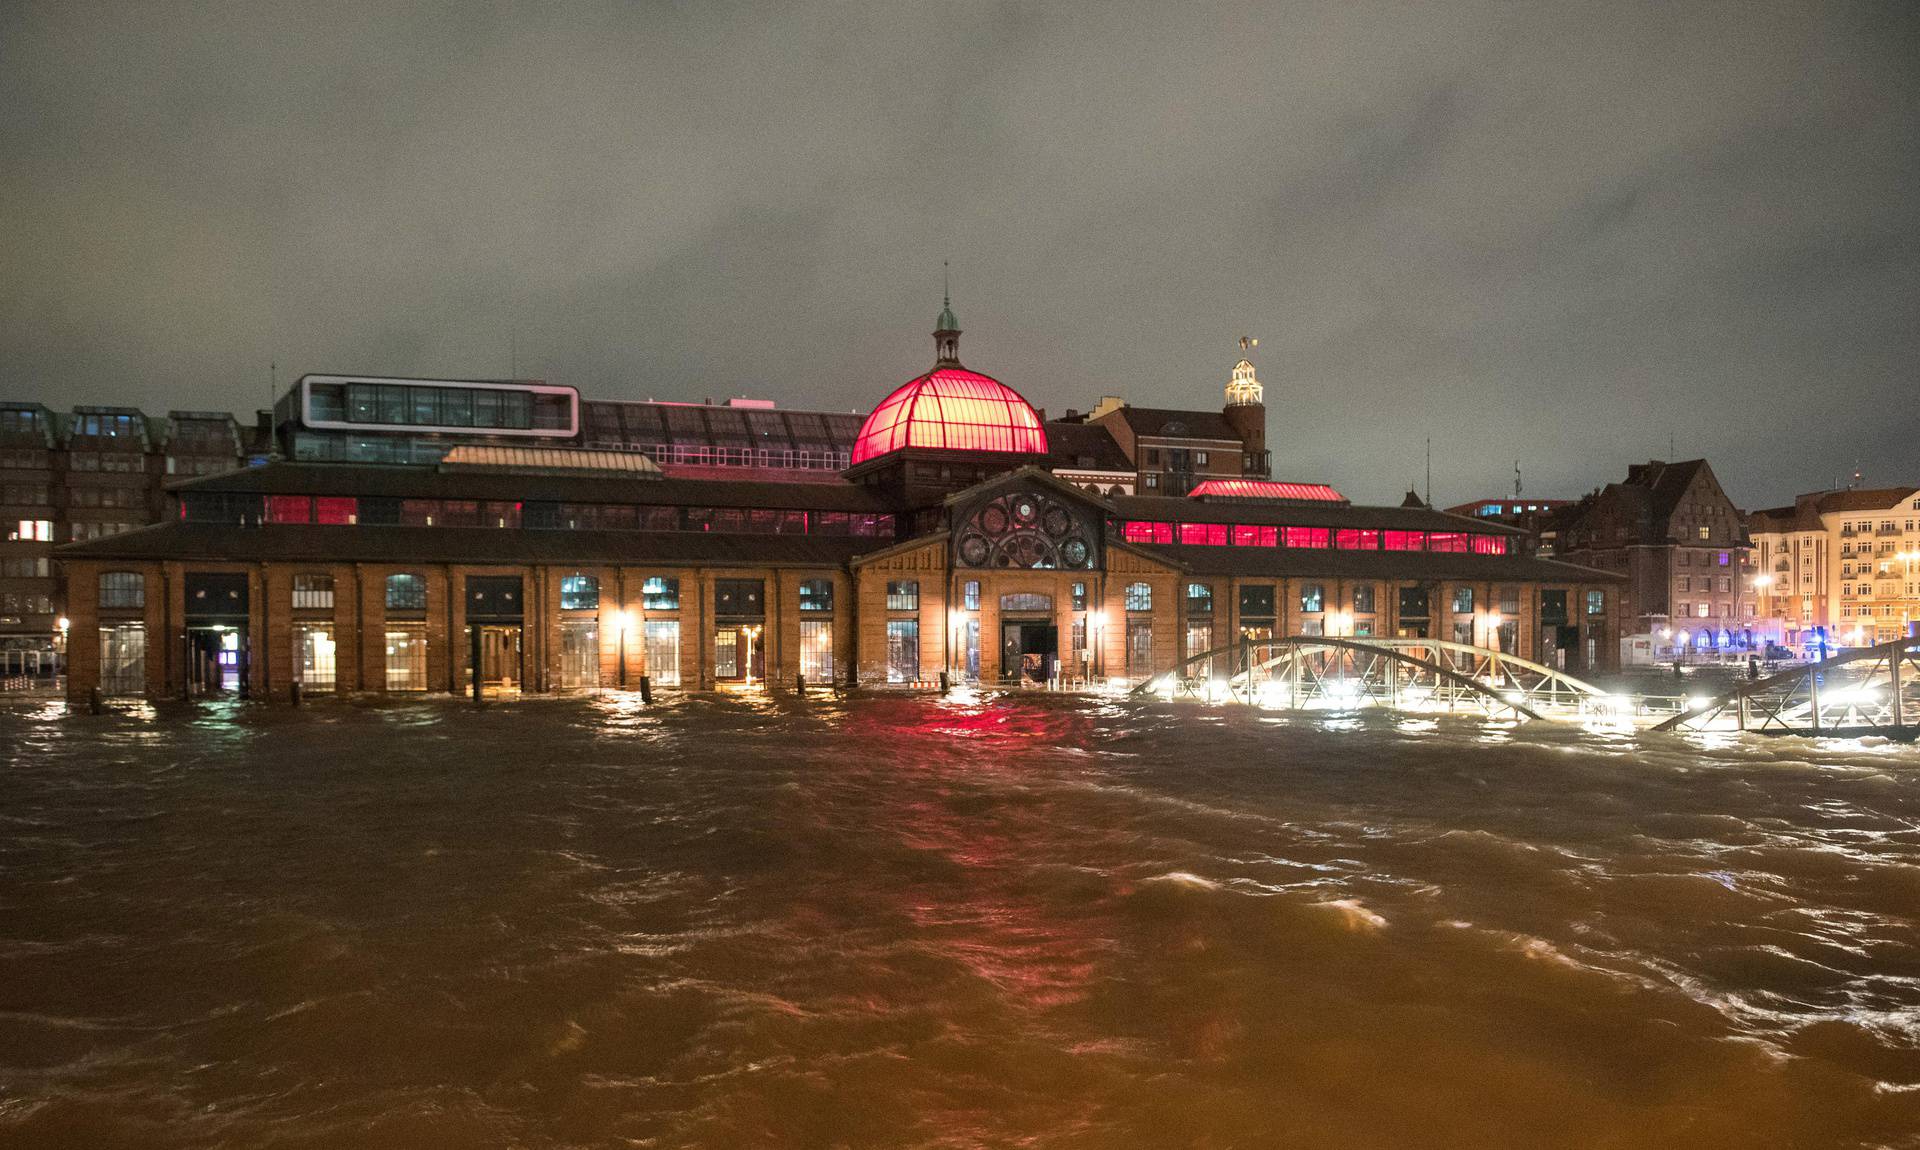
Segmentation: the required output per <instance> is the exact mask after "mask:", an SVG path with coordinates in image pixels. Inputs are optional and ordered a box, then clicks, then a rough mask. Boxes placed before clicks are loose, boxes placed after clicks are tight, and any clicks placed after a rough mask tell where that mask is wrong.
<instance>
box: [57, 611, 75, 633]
mask: <svg viewBox="0 0 1920 1150" xmlns="http://www.w3.org/2000/svg"><path fill="white" fill-rule="evenodd" d="M53 625H54V628H55V629H56V630H58V631H59V632H60V633H61V634H62V635H64V634H66V633H67V631H69V630H70V629H71V628H72V627H73V620H71V619H69V618H67V617H66V616H65V615H62V616H60V617H59V618H58V619H55V620H54V621H53Z"/></svg>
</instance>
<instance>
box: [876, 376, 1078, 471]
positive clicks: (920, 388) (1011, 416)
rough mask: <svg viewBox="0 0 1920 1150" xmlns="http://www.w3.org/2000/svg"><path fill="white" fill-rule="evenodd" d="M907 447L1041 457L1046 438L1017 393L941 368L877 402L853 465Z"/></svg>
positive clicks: (1035, 414)
mask: <svg viewBox="0 0 1920 1150" xmlns="http://www.w3.org/2000/svg"><path fill="white" fill-rule="evenodd" d="M907 447H918V448H928V449H933V450H944V451H1007V452H1024V453H1031V454H1036V455H1044V454H1045V453H1046V450H1047V433H1046V430H1045V429H1044V428H1042V427H1041V426H1040V415H1039V413H1038V412H1036V411H1034V410H1033V408H1032V406H1031V405H1029V404H1028V403H1027V401H1026V400H1024V399H1022V398H1020V393H1019V392H1017V391H1015V390H1013V389H1012V388H1010V387H1008V386H1007V385H1006V384H1003V383H1001V382H1000V381H998V380H996V379H992V378H989V377H987V376H984V375H980V374H979V373H977V372H972V371H968V370H967V369H965V368H963V367H941V368H937V369H935V370H933V371H931V372H928V373H927V374H926V375H923V376H921V377H920V378H918V379H915V380H913V381H911V382H910V383H908V384H906V385H905V386H904V387H901V388H900V389H899V390H897V391H895V392H894V393H893V394H892V395H889V396H887V398H885V399H883V400H881V401H880V406H878V407H876V408H874V409H873V414H871V415H869V416H867V421H866V422H865V423H863V424H861V425H860V437H859V438H858V439H856V440H855V441H854V444H853V462H854V463H855V464H858V463H862V462H865V461H866V460H869V459H877V458H879V457H880V456H882V455H886V454H888V453H889V452H894V451H899V450H901V449H902V448H907Z"/></svg>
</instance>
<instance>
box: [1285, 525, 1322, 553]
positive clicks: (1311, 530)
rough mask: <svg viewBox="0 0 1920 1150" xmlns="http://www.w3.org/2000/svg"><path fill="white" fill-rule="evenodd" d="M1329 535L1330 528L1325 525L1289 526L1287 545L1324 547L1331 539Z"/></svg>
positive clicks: (1313, 547) (1312, 547) (1310, 547)
mask: <svg viewBox="0 0 1920 1150" xmlns="http://www.w3.org/2000/svg"><path fill="white" fill-rule="evenodd" d="M1331 535H1332V531H1331V529H1329V528H1326V527H1289V528H1287V546H1289V547H1306V548H1309V549H1324V548H1325V547H1326V546H1327V545H1328V543H1329V542H1330V541H1331V539H1330V536H1331Z"/></svg>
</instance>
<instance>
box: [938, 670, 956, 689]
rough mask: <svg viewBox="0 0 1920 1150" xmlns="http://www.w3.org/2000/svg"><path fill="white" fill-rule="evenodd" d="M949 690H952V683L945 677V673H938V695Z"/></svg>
mask: <svg viewBox="0 0 1920 1150" xmlns="http://www.w3.org/2000/svg"><path fill="white" fill-rule="evenodd" d="M951 690H953V681H952V680H951V679H949V678H948V677H947V673H946V672H945V671H942V672H940V693H941V694H942V695H944V694H946V693H948V692H949V691H951Z"/></svg>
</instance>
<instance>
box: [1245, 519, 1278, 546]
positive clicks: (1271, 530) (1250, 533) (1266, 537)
mask: <svg viewBox="0 0 1920 1150" xmlns="http://www.w3.org/2000/svg"><path fill="white" fill-rule="evenodd" d="M1233 545H1234V546H1235V547H1277V546H1279V545H1280V529H1279V528H1278V527H1255V526H1252V525H1250V524H1246V523H1239V524H1235V525H1234V528H1233Z"/></svg>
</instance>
